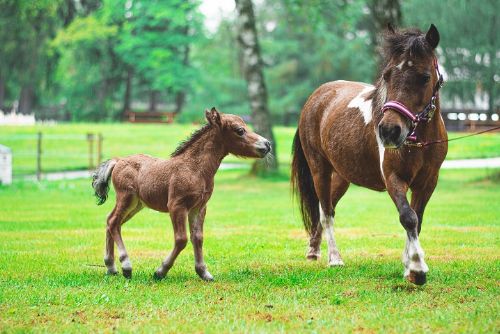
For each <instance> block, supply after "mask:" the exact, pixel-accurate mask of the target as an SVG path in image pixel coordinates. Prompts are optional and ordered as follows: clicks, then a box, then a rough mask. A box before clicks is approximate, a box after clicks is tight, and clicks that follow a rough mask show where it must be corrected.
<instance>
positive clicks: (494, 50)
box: [403, 0, 500, 113]
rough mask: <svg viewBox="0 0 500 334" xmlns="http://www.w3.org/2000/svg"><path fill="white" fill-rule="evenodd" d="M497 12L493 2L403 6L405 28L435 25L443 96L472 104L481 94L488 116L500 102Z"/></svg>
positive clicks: (447, 0) (419, 0)
mask: <svg viewBox="0 0 500 334" xmlns="http://www.w3.org/2000/svg"><path fill="white" fill-rule="evenodd" d="M499 12H500V2H498V1H496V0H485V1H466V0H453V1H452V0H442V1H432V0H409V1H405V2H404V6H403V13H404V17H405V21H406V23H407V24H408V25H411V26H417V27H420V28H422V29H427V28H428V26H429V24H430V23H434V24H436V26H437V28H438V29H439V32H440V35H441V41H440V43H439V47H438V54H439V56H440V59H441V65H443V66H444V69H445V70H446V74H447V82H446V88H445V89H443V90H442V92H443V94H445V95H446V96H448V97H449V98H452V99H455V98H456V99H457V100H459V101H461V102H467V101H470V102H474V100H475V98H476V94H477V93H478V92H479V93H480V94H484V95H486V96H487V97H488V109H489V112H490V113H493V112H494V111H495V109H496V108H498V105H499V102H500V99H499V97H498V90H499V83H500V77H499V75H498V60H499V58H500V57H499V52H500V35H499V34H498V31H500V23H499V20H498V13H499ZM443 15H445V17H446V19H443V17H444V16H443Z"/></svg>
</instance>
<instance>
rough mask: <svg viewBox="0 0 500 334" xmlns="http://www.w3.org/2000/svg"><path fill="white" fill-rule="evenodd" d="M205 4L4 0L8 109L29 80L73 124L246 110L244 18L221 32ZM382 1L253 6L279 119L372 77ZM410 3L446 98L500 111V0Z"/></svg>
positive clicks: (410, 20)
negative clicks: (329, 89) (482, 100)
mask: <svg viewBox="0 0 500 334" xmlns="http://www.w3.org/2000/svg"><path fill="white" fill-rule="evenodd" d="M200 2H201V0H189V1H184V0H168V1H160V0H149V1H146V0H134V1H126V0H86V1H84V2H81V1H80V2H78V5H77V4H76V3H77V2H75V1H73V0H57V1H49V0H42V1H28V0H20V1H14V0H0V44H1V45H2V47H1V48H0V59H1V62H0V84H1V83H2V82H5V83H6V88H5V89H6V91H5V96H6V101H7V103H6V104H7V105H10V104H11V103H12V102H13V101H14V100H18V99H19V96H20V91H21V88H23V87H24V88H26V87H31V88H32V89H33V91H34V96H33V99H34V104H35V110H36V109H37V108H39V107H42V106H60V105H64V106H65V109H66V111H67V112H68V113H69V114H71V115H72V119H73V120H107V119H120V118H121V117H120V116H121V112H123V111H124V110H125V109H127V108H132V109H134V110H144V109H147V105H148V103H149V104H150V105H151V103H152V102H154V103H156V104H158V105H159V107H158V109H162V110H168V111H172V110H175V109H176V108H177V107H178V108H179V109H182V108H183V112H182V113H181V114H180V115H178V117H177V119H178V120H179V121H182V122H191V121H200V120H202V116H201V117H200V113H201V112H202V111H203V110H204V109H205V108H207V107H211V106H217V107H219V108H220V109H221V110H222V111H224V112H230V113H236V114H240V115H249V114H250V111H249V106H248V102H247V98H248V97H247V92H246V83H245V81H244V80H243V76H242V71H241V64H240V62H241V54H240V51H239V47H238V44H237V41H236V32H235V22H234V20H235V19H236V18H235V16H234V15H228V16H227V17H225V18H223V19H222V21H221V22H220V25H219V26H218V27H217V29H216V30H215V31H211V32H209V31H205V30H204V27H203V20H204V18H203V17H202V14H201V13H200V10H199V4H200ZM374 3H375V2H370V3H368V2H367V1H366V0H351V1H345V0H335V1H324V0H312V1H306V2H304V1H299V0H279V1H271V0H266V1H259V2H257V1H256V2H255V9H256V18H257V23H258V34H259V39H260V44H261V49H262V56H263V60H264V63H265V69H264V71H265V78H266V82H267V88H268V96H269V104H270V110H271V113H272V116H273V119H274V120H275V121H279V122H281V121H282V120H283V115H284V114H285V113H293V114H296V113H297V112H298V111H299V110H300V109H301V108H302V106H303V104H304V102H305V100H306V99H307V97H308V96H309V95H310V94H311V93H312V92H313V91H314V89H315V88H317V87H318V86H319V85H321V84H322V83H324V82H327V81H332V80H337V79H344V80H355V81H364V82H372V81H373V79H374V75H375V73H376V69H377V64H376V61H377V59H376V57H375V56H374V52H373V50H374V45H373V41H375V40H376V38H374V35H375V32H374V30H375V26H377V24H379V23H380V22H378V23H377V22H375V21H376V20H377V18H375V17H373V16H371V15H372V14H370V6H372V5H373V4H374ZM378 3H381V2H378ZM395 3H397V1H396V2H395ZM401 7H402V8H401V9H402V11H401V13H402V19H403V22H404V26H417V27H420V28H421V29H423V30H425V29H427V28H428V26H429V24H430V23H431V22H433V23H435V24H436V25H437V27H438V28H439V31H440V32H441V43H440V48H439V50H438V53H439V54H440V59H441V60H442V65H443V66H444V68H445V69H446V72H447V74H448V77H449V80H448V82H447V86H446V88H445V89H443V94H444V96H445V97H446V98H447V99H448V101H449V100H450V99H452V98H459V99H460V100H462V101H472V100H473V99H474V94H475V92H476V89H478V88H479V89H480V90H481V92H485V93H487V94H488V95H489V96H494V97H495V96H496V97H497V101H494V99H490V109H494V108H496V107H498V87H499V85H498V83H499V78H498V73H497V72H498V58H499V57H498V50H499V43H500V42H499V41H500V37H499V36H498V34H497V31H498V30H499V27H498V24H499V23H498V20H497V19H496V16H495V13H497V12H498V11H499V10H500V8H499V3H498V1H494V0H487V1H479V2H478V1H476V2H470V1H465V0H459V1H449V0H446V1H430V0H423V1H416V0H409V1H404V2H401ZM444 13H446V16H443V15H444ZM471 13H473V14H471ZM382 14H384V13H382ZM382 14H381V15H382ZM382 16H384V15H382ZM384 17H385V16H384ZM378 19H380V18H378ZM127 79H130V80H129V81H130V85H129V86H130V88H131V90H130V91H127V89H126V87H127ZM1 86H2V85H0V87H1ZM127 92H128V93H129V95H130V96H129V100H130V101H132V102H133V103H132V107H131V106H130V101H129V105H127ZM183 96H186V98H185V101H184V97H183ZM179 99H180V100H181V102H179V101H178V100H179ZM156 100H157V101H156ZM154 103H153V104H154Z"/></svg>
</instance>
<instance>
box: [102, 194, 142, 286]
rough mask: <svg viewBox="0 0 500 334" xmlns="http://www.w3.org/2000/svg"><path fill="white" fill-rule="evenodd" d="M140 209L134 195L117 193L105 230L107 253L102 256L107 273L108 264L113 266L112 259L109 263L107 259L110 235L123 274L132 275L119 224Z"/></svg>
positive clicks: (139, 204) (111, 247)
mask: <svg viewBox="0 0 500 334" xmlns="http://www.w3.org/2000/svg"><path fill="white" fill-rule="evenodd" d="M141 209H142V204H141V202H140V201H139V199H138V198H137V197H136V196H134V195H131V194H126V195H121V194H119V193H117V195H116V206H115V208H114V209H113V211H112V212H111V214H110V215H109V217H108V226H107V230H106V241H107V242H106V245H107V247H106V251H107V252H108V253H107V254H106V256H105V258H104V262H105V264H106V266H107V267H108V273H109V272H110V265H112V267H111V269H112V268H113V267H114V261H113V262H112V263H110V261H109V259H110V250H112V249H113V246H112V245H110V241H109V238H108V236H109V235H111V236H112V238H113V240H114V241H115V242H116V245H117V247H118V252H119V254H120V262H121V265H122V272H123V276H125V277H126V278H131V277H132V263H131V262H130V259H129V256H128V254H127V250H126V249H125V244H124V242H123V239H122V235H121V226H122V225H123V224H124V223H125V222H127V221H128V220H129V219H130V218H132V217H133V216H134V215H135V214H136V213H137V212H139V211H140V210H141ZM112 258H114V256H113V257H112ZM115 272H116V268H115ZM111 273H112V272H111Z"/></svg>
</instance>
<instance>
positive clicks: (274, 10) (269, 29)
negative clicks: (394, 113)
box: [257, 0, 375, 114]
mask: <svg viewBox="0 0 500 334" xmlns="http://www.w3.org/2000/svg"><path fill="white" fill-rule="evenodd" d="M364 6H365V4H364V1H359V0H357V1H351V2H349V3H347V2H343V1H320V0H316V1H313V2H312V3H310V2H307V3H305V2H302V1H295V0H283V1H280V2H276V1H269V2H268V3H266V5H265V6H262V7H261V8H260V11H259V13H258V15H257V17H258V18H259V19H260V21H261V24H260V25H261V27H260V31H259V32H260V33H261V35H262V48H263V54H264V61H265V62H266V64H267V71H266V74H267V78H268V83H269V85H268V86H269V90H270V93H269V95H270V97H271V110H272V112H273V113H275V114H283V112H288V111H294V112H298V111H299V110H300V109H301V108H302V106H303V105H304V103H305V101H306V99H307V98H308V97H309V95H310V94H311V93H312V92H313V91H314V90H315V89H316V88H317V87H319V86H320V85H321V84H323V83H325V82H328V81H333V80H338V79H343V80H354V81H370V80H371V78H372V77H373V75H374V70H375V63H374V59H373V57H371V56H370V47H369V37H368V34H366V33H365V32H362V31H358V26H359V25H360V24H361V23H362V20H365V19H366V15H365V14H364V13H363V7H364Z"/></svg>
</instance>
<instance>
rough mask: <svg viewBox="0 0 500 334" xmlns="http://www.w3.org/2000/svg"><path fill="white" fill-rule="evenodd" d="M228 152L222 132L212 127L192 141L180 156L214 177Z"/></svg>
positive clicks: (205, 173) (193, 166) (192, 165)
mask: <svg viewBox="0 0 500 334" xmlns="http://www.w3.org/2000/svg"><path fill="white" fill-rule="evenodd" d="M227 154H228V152H227V150H226V148H225V145H224V142H223V140H222V137H221V135H220V132H219V131H218V130H217V129H211V130H210V131H208V132H207V133H205V134H203V135H202V136H201V137H200V138H199V139H198V140H196V141H195V142H194V143H192V144H191V146H189V147H188V148H187V149H186V151H185V152H184V153H182V154H181V156H180V158H182V159H184V160H185V161H186V162H187V163H188V164H190V166H191V168H193V169H195V170H196V171H201V172H202V173H203V174H204V175H206V176H207V177H212V178H213V177H214V176H215V173H216V172H217V169H219V166H220V164H221V162H222V159H224V157H225V156H226V155H227Z"/></svg>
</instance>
